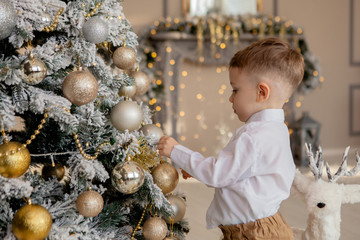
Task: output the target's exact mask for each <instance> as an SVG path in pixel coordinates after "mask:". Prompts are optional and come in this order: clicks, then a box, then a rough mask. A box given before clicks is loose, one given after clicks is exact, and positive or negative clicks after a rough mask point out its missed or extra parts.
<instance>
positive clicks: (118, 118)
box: [110, 101, 143, 131]
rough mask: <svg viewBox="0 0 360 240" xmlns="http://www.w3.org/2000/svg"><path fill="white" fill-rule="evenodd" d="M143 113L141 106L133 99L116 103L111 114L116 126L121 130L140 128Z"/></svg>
mask: <svg viewBox="0 0 360 240" xmlns="http://www.w3.org/2000/svg"><path fill="white" fill-rule="evenodd" d="M142 118H143V113H142V110H141V108H140V106H139V105H138V104H137V103H136V102H133V101H121V102H119V103H118V104H116V105H115V106H114V107H113V108H112V110H111V114H110V119H111V122H112V124H113V125H114V127H115V128H116V129H118V130H120V131H125V130H129V131H133V130H137V129H139V127H140V125H141V121H142Z"/></svg>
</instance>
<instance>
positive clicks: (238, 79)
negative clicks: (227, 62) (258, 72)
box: [229, 67, 257, 122]
mask: <svg viewBox="0 0 360 240" xmlns="http://www.w3.org/2000/svg"><path fill="white" fill-rule="evenodd" d="M229 75H230V76H229V78H230V84H231V86H232V89H233V91H232V94H231V96H230V98H229V101H230V102H231V103H232V107H233V109H234V113H235V114H236V115H237V116H238V118H239V120H240V121H242V122H246V121H247V120H248V119H249V118H250V117H251V115H253V114H254V113H255V112H257V102H256V91H257V90H256V84H255V83H254V82H253V81H251V80H253V79H251V77H250V76H249V74H247V73H246V72H245V71H242V70H240V69H239V68H236V67H231V68H230V69H229Z"/></svg>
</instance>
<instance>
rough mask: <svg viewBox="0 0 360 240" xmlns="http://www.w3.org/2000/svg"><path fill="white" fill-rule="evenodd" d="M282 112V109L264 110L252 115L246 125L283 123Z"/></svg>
mask: <svg viewBox="0 0 360 240" xmlns="http://www.w3.org/2000/svg"><path fill="white" fill-rule="evenodd" d="M284 120H285V116H284V110H283V109H265V110H262V111H260V112H256V113H254V114H253V115H252V116H251V117H250V118H249V119H248V120H247V121H246V123H250V122H258V121H262V122H268V121H276V122H284Z"/></svg>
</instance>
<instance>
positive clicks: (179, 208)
mask: <svg viewBox="0 0 360 240" xmlns="http://www.w3.org/2000/svg"><path fill="white" fill-rule="evenodd" d="M166 198H167V200H168V201H169V202H170V204H171V208H172V209H173V210H174V214H173V215H172V216H170V217H169V218H165V221H166V222H167V223H170V222H171V221H173V223H177V222H179V221H181V220H182V219H183V218H184V216H185V212H186V204H185V201H184V199H182V198H181V197H179V196H176V195H169V196H167V197H166Z"/></svg>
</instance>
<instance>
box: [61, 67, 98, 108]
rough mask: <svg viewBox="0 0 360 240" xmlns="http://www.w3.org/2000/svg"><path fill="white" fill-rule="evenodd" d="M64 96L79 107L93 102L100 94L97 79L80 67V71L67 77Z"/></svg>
mask: <svg viewBox="0 0 360 240" xmlns="http://www.w3.org/2000/svg"><path fill="white" fill-rule="evenodd" d="M62 91H63V93H64V96H65V97H66V98H67V99H68V100H69V101H70V102H71V103H72V104H75V105H77V106H81V105H85V104H88V103H89V102H92V101H93V100H94V99H95V98H96V95H97V92H98V83H97V81H96V78H95V77H94V76H93V75H92V74H91V73H90V72H87V71H83V70H82V68H81V67H80V68H79V70H78V71H74V72H71V73H70V74H69V75H67V76H66V78H65V79H64V82H63V85H62Z"/></svg>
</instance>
